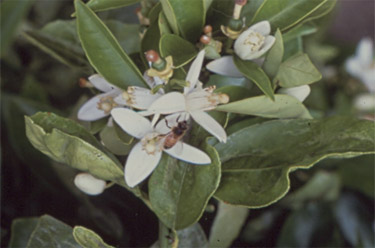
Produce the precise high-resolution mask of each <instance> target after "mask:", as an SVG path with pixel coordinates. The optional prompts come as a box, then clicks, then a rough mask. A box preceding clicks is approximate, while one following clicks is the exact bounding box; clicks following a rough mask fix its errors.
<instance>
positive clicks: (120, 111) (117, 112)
mask: <svg viewBox="0 0 375 248" xmlns="http://www.w3.org/2000/svg"><path fill="white" fill-rule="evenodd" d="M111 115H112V117H113V119H114V120H115V122H116V123H117V124H118V125H119V126H120V127H121V128H122V130H124V131H125V132H127V133H128V134H130V135H131V136H133V137H135V138H137V139H142V138H143V137H144V136H145V135H146V134H147V133H150V132H152V131H153V128H152V126H151V123H150V121H149V120H148V119H146V118H145V117H143V116H141V115H139V114H137V113H136V112H134V111H133V110H130V109H126V108H115V109H112V111H111Z"/></svg>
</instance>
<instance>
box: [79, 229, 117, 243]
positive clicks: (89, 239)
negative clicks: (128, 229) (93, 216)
mask: <svg viewBox="0 0 375 248" xmlns="http://www.w3.org/2000/svg"><path fill="white" fill-rule="evenodd" d="M73 237H74V239H75V241H77V243H78V244H80V245H81V246H82V247H84V248H113V246H111V245H108V244H106V243H105V242H104V241H103V239H102V238H101V237H100V236H99V235H98V234H96V233H95V232H93V231H91V230H90V229H87V228H85V227H83V226H75V227H74V228H73Z"/></svg>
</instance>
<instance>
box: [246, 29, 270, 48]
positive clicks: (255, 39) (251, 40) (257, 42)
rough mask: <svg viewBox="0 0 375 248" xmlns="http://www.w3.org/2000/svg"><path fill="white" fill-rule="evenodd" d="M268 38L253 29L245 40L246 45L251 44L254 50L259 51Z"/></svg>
mask: <svg viewBox="0 0 375 248" xmlns="http://www.w3.org/2000/svg"><path fill="white" fill-rule="evenodd" d="M265 39H266V38H265V37H264V36H263V35H261V34H260V33H258V32H256V31H253V30H251V32H250V33H249V35H248V36H247V37H246V39H245V41H244V42H243V44H244V45H246V46H249V47H250V50H251V51H252V52H255V51H259V50H260V48H261V47H262V46H263V44H264V40H265Z"/></svg>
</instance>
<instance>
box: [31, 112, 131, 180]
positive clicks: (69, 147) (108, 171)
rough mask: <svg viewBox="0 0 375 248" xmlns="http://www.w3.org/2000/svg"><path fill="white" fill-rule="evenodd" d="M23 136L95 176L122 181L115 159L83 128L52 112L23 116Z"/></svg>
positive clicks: (44, 151) (39, 147)
mask: <svg viewBox="0 0 375 248" xmlns="http://www.w3.org/2000/svg"><path fill="white" fill-rule="evenodd" d="M25 122H26V136H27V137H28V139H29V141H30V142H31V143H32V145H33V146H34V147H35V148H36V149H38V150H39V151H41V152H42V153H44V154H45V155H47V156H49V157H50V158H52V159H53V160H55V161H57V162H61V163H65V164H68V165H69V166H71V167H73V168H75V169H78V170H82V171H88V172H90V173H91V174H92V175H94V176H95V177H97V178H100V179H103V180H111V181H116V182H119V183H121V182H122V181H123V180H124V179H123V171H122V168H121V165H120V164H119V162H118V161H117V159H116V158H115V157H114V156H112V155H111V154H110V153H106V152H104V150H103V148H102V145H101V144H100V143H99V142H98V141H97V140H96V139H95V137H94V136H92V135H91V134H90V133H89V132H88V131H87V130H86V129H84V128H83V127H82V126H80V125H78V124H77V123H75V122H74V121H72V120H69V119H65V118H62V117H59V116H57V115H55V114H52V113H40V112H39V113H37V114H35V115H33V116H32V117H28V116H25Z"/></svg>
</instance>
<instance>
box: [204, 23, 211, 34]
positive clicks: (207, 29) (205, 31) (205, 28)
mask: <svg viewBox="0 0 375 248" xmlns="http://www.w3.org/2000/svg"><path fill="white" fill-rule="evenodd" d="M203 33H205V34H206V35H210V34H211V33H212V26H211V25H206V26H204V28H203Z"/></svg>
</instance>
